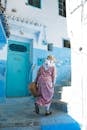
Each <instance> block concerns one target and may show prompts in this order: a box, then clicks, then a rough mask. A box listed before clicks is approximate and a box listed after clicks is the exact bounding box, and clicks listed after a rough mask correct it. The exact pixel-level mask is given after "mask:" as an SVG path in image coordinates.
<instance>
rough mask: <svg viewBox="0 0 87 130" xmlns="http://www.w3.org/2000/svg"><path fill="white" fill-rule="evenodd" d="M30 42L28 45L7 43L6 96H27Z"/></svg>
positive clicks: (15, 42) (29, 78)
mask: <svg viewBox="0 0 87 130" xmlns="http://www.w3.org/2000/svg"><path fill="white" fill-rule="evenodd" d="M31 67H32V40H30V41H29V43H24V42H19V41H11V40H10V41H9V42H8V55H7V73H6V96H7V97H24V96H28V95H29V92H28V83H29V82H30V81H31V80H32V74H30V73H29V72H30V69H31Z"/></svg>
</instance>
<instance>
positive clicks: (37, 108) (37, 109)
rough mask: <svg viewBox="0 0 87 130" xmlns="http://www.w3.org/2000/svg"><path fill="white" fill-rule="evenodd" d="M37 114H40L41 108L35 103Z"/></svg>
mask: <svg viewBox="0 0 87 130" xmlns="http://www.w3.org/2000/svg"><path fill="white" fill-rule="evenodd" d="M35 112H36V113H37V114H39V107H38V104H37V103H35Z"/></svg>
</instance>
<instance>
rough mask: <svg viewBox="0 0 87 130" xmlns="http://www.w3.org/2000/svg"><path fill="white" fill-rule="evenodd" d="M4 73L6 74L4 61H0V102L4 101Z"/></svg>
mask: <svg viewBox="0 0 87 130" xmlns="http://www.w3.org/2000/svg"><path fill="white" fill-rule="evenodd" d="M5 72H6V61H4V60H0V102H3V101H4V99H5Z"/></svg>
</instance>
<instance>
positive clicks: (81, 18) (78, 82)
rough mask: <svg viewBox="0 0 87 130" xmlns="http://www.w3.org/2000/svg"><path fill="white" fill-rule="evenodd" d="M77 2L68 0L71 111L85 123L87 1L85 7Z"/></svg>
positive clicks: (86, 118) (86, 105) (86, 104)
mask: <svg viewBox="0 0 87 130" xmlns="http://www.w3.org/2000/svg"><path fill="white" fill-rule="evenodd" d="M75 2H77V3H76V4H75V3H74V1H72V2H71V4H70V2H69V0H68V1H67V14H68V17H67V23H68V33H69V36H70V40H71V52H72V54H71V55H72V57H71V61H72V95H71V97H72V100H71V101H70V111H69V113H70V114H71V115H72V116H73V117H74V118H76V119H77V121H79V122H80V123H81V124H83V123H84V121H85V123H86V122H87V116H86V113H87V71H86V70H87V69H86V66H87V24H85V23H86V16H87V2H86V4H85V5H84V7H85V8H84V7H82V6H81V5H80V3H81V1H78V0H77V1H75ZM70 5H73V8H72V6H70ZM79 5H80V6H79ZM77 7H78V8H77ZM71 12H73V13H71ZM80 48H82V50H81V49H80Z"/></svg>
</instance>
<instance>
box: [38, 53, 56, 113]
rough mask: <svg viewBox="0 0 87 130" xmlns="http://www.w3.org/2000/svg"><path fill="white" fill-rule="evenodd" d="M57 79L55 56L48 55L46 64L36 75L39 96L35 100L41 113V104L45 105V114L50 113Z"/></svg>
mask: <svg viewBox="0 0 87 130" xmlns="http://www.w3.org/2000/svg"><path fill="white" fill-rule="evenodd" d="M55 80H56V67H55V58H54V57H53V56H51V55H49V56H48V57H47V59H46V60H45V62H44V64H43V65H42V66H41V67H40V68H39V70H38V72H37V76H36V80H35V82H36V84H37V88H38V90H37V91H38V95H39V96H38V97H37V98H36V102H35V111H36V113H37V114H39V106H44V107H45V110H46V112H45V115H50V114H51V113H52V112H51V111H50V105H51V103H52V98H53V94H54V84H55Z"/></svg>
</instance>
